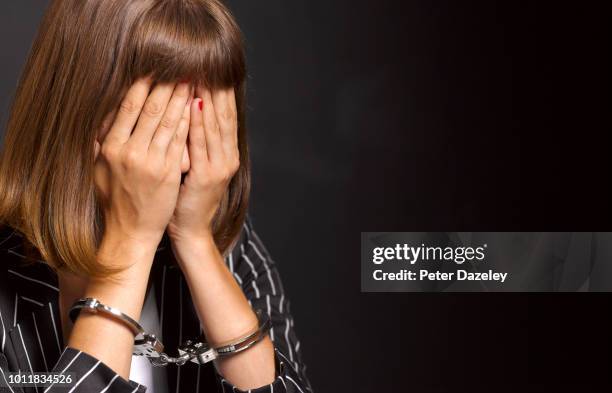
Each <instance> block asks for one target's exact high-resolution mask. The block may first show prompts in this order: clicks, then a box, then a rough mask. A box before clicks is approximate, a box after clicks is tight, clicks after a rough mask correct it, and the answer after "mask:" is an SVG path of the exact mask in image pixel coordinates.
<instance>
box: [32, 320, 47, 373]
mask: <svg viewBox="0 0 612 393" xmlns="http://www.w3.org/2000/svg"><path fill="white" fill-rule="evenodd" d="M32 319H33V320H34V330H36V338H38V346H39V347H40V353H42V357H43V363H44V364H45V371H49V366H48V365H47V357H46V356H45V351H44V349H43V345H42V341H41V339H40V334H39V333H38V324H37V323H36V315H35V314H34V313H32Z"/></svg>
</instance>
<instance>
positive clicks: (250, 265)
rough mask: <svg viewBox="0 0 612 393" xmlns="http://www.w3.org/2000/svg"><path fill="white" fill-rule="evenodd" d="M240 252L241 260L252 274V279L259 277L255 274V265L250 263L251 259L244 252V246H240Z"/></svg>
mask: <svg viewBox="0 0 612 393" xmlns="http://www.w3.org/2000/svg"><path fill="white" fill-rule="evenodd" d="M240 251H241V254H242V258H243V259H244V260H245V262H246V263H247V264H248V265H249V267H250V268H251V273H253V277H255V278H257V277H259V275H258V274H257V270H255V265H253V262H251V259H250V258H249V257H248V256H247V254H246V253H245V252H244V244H241V245H240Z"/></svg>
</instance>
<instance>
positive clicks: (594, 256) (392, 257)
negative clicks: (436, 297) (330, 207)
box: [361, 232, 612, 292]
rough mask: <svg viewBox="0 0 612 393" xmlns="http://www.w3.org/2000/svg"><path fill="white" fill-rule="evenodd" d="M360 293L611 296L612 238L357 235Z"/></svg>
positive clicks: (503, 234)
mask: <svg viewBox="0 0 612 393" xmlns="http://www.w3.org/2000/svg"><path fill="white" fill-rule="evenodd" d="M361 290H362V291H363V292H474V291H514V292H536V291H537V292H541V291H550V292H555V291H564V292H575V291H612V233H610V232H362V234H361Z"/></svg>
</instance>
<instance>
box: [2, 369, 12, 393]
mask: <svg viewBox="0 0 612 393" xmlns="http://www.w3.org/2000/svg"><path fill="white" fill-rule="evenodd" d="M0 373H2V379H4V383H5V384H6V386H8V388H9V390H10V391H11V393H15V391H14V390H13V388H11V385H9V383H8V381H7V380H6V375H4V370H3V369H2V367H0Z"/></svg>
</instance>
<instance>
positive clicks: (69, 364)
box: [44, 351, 82, 393]
mask: <svg viewBox="0 0 612 393" xmlns="http://www.w3.org/2000/svg"><path fill="white" fill-rule="evenodd" d="M81 353H82V352H81V351H79V352H77V354H76V355H74V357H73V358H72V360H71V361H70V363H68V365H67V366H66V367H65V368H64V369H63V370H62V371H61V372H60V373H59V375H64V373H65V372H66V370H68V367H70V366H72V363H74V361H75V360H77V358H78V357H79V356H80V355H81ZM53 385H55V384H53V383H52V384H51V385H49V387H48V388H47V389H45V391H44V393H47V392H48V391H49V389H51V387H53Z"/></svg>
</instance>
